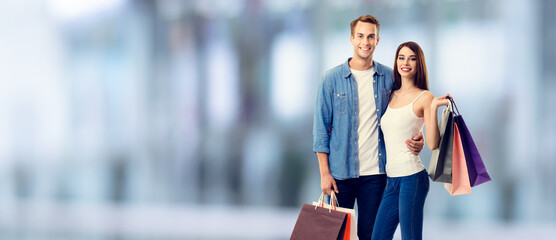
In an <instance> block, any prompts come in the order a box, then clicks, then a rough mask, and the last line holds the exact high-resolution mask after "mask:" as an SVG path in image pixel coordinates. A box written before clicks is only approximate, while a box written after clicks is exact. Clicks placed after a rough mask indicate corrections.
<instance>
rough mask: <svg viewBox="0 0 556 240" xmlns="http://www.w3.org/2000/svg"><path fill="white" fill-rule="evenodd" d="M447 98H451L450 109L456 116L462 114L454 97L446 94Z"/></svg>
mask: <svg viewBox="0 0 556 240" xmlns="http://www.w3.org/2000/svg"><path fill="white" fill-rule="evenodd" d="M446 98H447V99H448V100H450V106H449V108H450V111H451V112H453V113H454V114H455V115H456V116H459V115H460V114H459V109H458V106H457V105H456V102H455V101H454V99H453V98H451V97H450V96H446Z"/></svg>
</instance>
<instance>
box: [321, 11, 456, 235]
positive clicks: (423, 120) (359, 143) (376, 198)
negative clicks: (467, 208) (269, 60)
mask: <svg viewBox="0 0 556 240" xmlns="http://www.w3.org/2000/svg"><path fill="white" fill-rule="evenodd" d="M379 30H380V24H379V22H378V20H377V19H376V18H375V17H373V16H370V15H366V16H361V17H359V18H358V19H355V20H354V21H352V22H351V36H350V40H351V44H352V45H353V47H354V49H353V57H352V58H349V59H348V60H347V61H346V62H345V63H344V64H342V65H339V66H337V67H335V68H333V69H331V70H329V71H327V72H326V73H325V74H324V76H323V79H322V80H323V81H322V84H321V85H320V88H319V91H318V96H317V103H316V107H315V116H314V129H313V138H314V143H313V151H315V152H316V153H317V156H318V161H319V168H320V174H321V188H322V192H323V193H325V194H328V195H330V194H331V192H332V191H334V193H335V194H336V197H337V199H338V203H339V205H340V207H344V208H353V207H354V203H355V200H356V199H357V209H358V214H357V215H358V217H357V218H358V222H357V234H358V237H359V239H366V240H367V239H373V240H382V239H392V238H393V235H394V232H395V230H396V227H397V225H398V223H399V224H400V228H401V235H402V239H422V232H423V207H424V205H425V198H426V196H427V193H428V191H429V179H428V175H427V172H426V170H425V167H424V166H423V164H422V163H421V159H420V158H419V156H418V154H419V152H421V150H422V148H423V146H424V140H423V134H422V128H423V125H425V129H426V133H427V138H426V139H427V143H428V146H429V148H430V149H435V148H437V145H438V140H439V138H440V137H439V135H440V134H439V130H438V122H437V110H438V108H439V107H440V106H442V105H447V104H448V103H449V100H448V99H447V98H446V97H447V96H442V97H437V98H435V97H434V95H433V94H432V93H431V92H430V91H427V89H428V80H427V69H426V66H425V58H424V55H423V52H422V50H421V48H420V47H419V45H417V44H416V43H414V42H406V43H403V44H401V45H400V46H399V47H398V49H397V51H396V58H395V61H394V71H392V69H390V68H389V67H386V66H384V65H382V64H380V63H378V62H376V61H373V52H374V50H375V48H376V46H377V45H378V42H379V40H380V38H379Z"/></svg>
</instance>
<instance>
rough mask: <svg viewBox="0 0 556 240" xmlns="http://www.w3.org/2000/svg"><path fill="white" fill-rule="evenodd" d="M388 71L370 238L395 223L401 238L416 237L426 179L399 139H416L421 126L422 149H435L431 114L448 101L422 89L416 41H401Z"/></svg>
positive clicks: (388, 234) (384, 234)
mask: <svg viewBox="0 0 556 240" xmlns="http://www.w3.org/2000/svg"><path fill="white" fill-rule="evenodd" d="M393 71H394V87H393V89H392V90H393V93H392V95H391V97H390V102H389V104H388V108H387V110H386V112H385V114H384V116H382V124H381V128H382V132H383V133H384V143H385V145H386V175H387V179H388V183H387V186H386V190H385V192H384V195H383V197H382V202H381V204H380V207H379V210H378V214H377V216H376V220H375V221H376V222H375V226H374V229H373V237H372V239H373V240H383V239H392V237H393V236H394V232H395V231H396V227H397V226H398V223H399V224H400V228H401V235H402V239H404V240H405V239H422V232H423V207H424V205H425V198H426V197H427V193H428V191H429V178H428V175H427V172H426V170H425V166H423V163H422V162H421V159H420V158H419V156H417V155H414V154H413V153H411V152H410V151H409V149H408V148H407V147H406V143H405V139H408V138H411V137H414V136H416V135H418V134H419V133H420V132H421V131H422V129H423V125H425V129H426V134H427V135H426V140H427V145H428V146H429V148H430V149H431V150H432V149H436V148H437V145H438V140H439V138H440V137H439V135H440V134H439V131H438V122H437V115H436V114H437V110H438V107H440V106H442V105H448V103H449V100H448V99H447V98H446V97H447V96H448V95H447V96H442V97H437V98H435V97H434V95H433V94H432V93H431V92H429V91H427V89H428V80H427V67H426V65H425V56H424V55H423V51H422V50H421V47H419V45H418V44H417V43H415V42H405V43H402V44H401V45H400V46H399V47H398V50H397V51H396V60H395V61H394V69H393Z"/></svg>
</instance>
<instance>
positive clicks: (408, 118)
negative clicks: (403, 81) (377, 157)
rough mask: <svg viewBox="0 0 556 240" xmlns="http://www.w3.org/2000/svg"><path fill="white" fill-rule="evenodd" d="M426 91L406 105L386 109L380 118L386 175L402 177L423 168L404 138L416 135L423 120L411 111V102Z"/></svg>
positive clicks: (421, 126) (420, 129) (421, 127)
mask: <svg viewBox="0 0 556 240" xmlns="http://www.w3.org/2000/svg"><path fill="white" fill-rule="evenodd" d="M425 92H426V91H423V92H421V93H420V94H419V95H418V96H417V97H416V98H415V99H414V100H413V102H411V103H410V104H408V105H405V106H403V107H400V108H391V107H390V104H388V109H387V110H386V112H385V113H384V115H383V116H382V118H381V124H380V125H381V129H382V132H383V133H384V144H385V145H386V175H387V176H388V177H403V176H409V175H412V174H415V173H418V172H420V171H422V170H423V169H425V166H423V163H422V162H421V159H420V158H419V156H417V155H414V154H413V153H412V152H411V151H410V150H409V149H408V148H407V145H406V144H405V140H407V139H410V138H412V137H414V136H416V135H418V134H419V133H420V132H421V131H422V129H423V125H424V122H425V119H424V118H422V117H421V118H420V117H417V116H416V115H415V113H414V112H413V104H414V103H415V101H417V99H419V98H420V97H421V95H423V93H425Z"/></svg>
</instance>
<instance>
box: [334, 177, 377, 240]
mask: <svg viewBox="0 0 556 240" xmlns="http://www.w3.org/2000/svg"><path fill="white" fill-rule="evenodd" d="M336 186H338V191H339V192H340V193H338V194H336V198H337V199H338V204H339V205H340V207H343V208H353V206H354V204H355V200H356V199H357V236H358V237H359V240H370V239H371V236H372V231H373V226H374V224H375V217H376V214H377V212H378V207H379V206H380V200H381V199H382V194H383V193H384V187H385V186H386V175H385V174H379V175H370V176H359V177H358V178H350V179H346V180H336Z"/></svg>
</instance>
